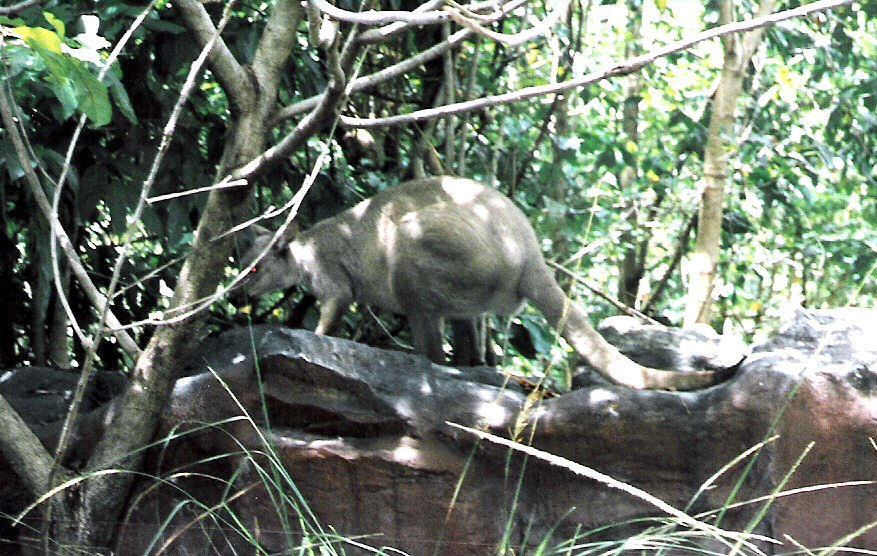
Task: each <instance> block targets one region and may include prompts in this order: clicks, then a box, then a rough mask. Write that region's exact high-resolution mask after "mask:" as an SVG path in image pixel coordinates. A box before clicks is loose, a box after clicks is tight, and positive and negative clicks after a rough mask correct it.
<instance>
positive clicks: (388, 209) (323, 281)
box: [241, 177, 724, 390]
mask: <svg viewBox="0 0 877 556" xmlns="http://www.w3.org/2000/svg"><path fill="white" fill-rule="evenodd" d="M272 235H273V232H270V231H268V230H265V229H258V230H257V237H256V240H255V243H254V245H253V247H252V248H251V249H250V250H249V252H248V253H247V254H246V256H245V257H244V261H243V262H244V263H245V265H247V266H249V264H250V263H251V262H252V261H254V260H255V259H256V257H257V256H258V255H259V254H260V253H262V252H263V251H265V249H266V246H267V245H268V243H269V241H270V239H271V237H272ZM294 284H302V285H304V286H306V287H307V288H308V289H309V290H310V291H311V292H312V293H313V294H314V295H315V296H316V297H317V299H318V300H319V301H320V319H319V324H318V325H317V329H316V333H317V334H328V333H329V332H330V331H331V330H332V328H333V326H334V325H335V323H336V322H337V320H338V318H339V317H340V316H341V313H342V311H346V310H347V308H348V307H349V305H350V304H351V303H352V302H354V301H356V302H359V303H364V304H368V305H372V306H375V307H379V308H382V309H386V310H389V311H393V312H396V313H402V314H405V315H406V316H407V317H408V322H409V325H410V327H411V335H412V339H413V343H414V348H415V350H416V351H418V352H419V353H423V354H425V355H426V356H428V357H429V358H430V359H431V360H432V361H434V362H437V363H443V362H444V360H445V354H444V351H443V349H442V339H443V337H442V331H443V319H445V318H450V319H455V320H457V321H459V322H461V323H474V319H475V318H477V317H479V316H480V315H481V314H482V313H489V312H492V313H497V314H500V315H511V314H513V313H515V312H516V311H517V310H518V309H519V308H520V307H521V305H522V304H523V303H524V301H527V300H529V301H530V303H532V304H533V305H534V306H535V307H536V308H537V309H539V311H541V312H542V314H543V315H545V317H546V318H547V319H548V322H549V323H550V324H551V325H552V326H555V327H559V330H560V333H561V334H562V335H563V337H564V338H566V340H567V341H568V342H569V343H570V345H572V347H573V348H574V349H575V350H576V351H577V352H578V353H579V354H580V355H581V356H582V357H584V358H585V359H586V360H587V361H588V362H589V363H590V364H591V365H592V366H593V367H594V368H596V369H597V370H598V371H599V372H600V373H601V374H602V375H603V376H604V377H606V378H607V379H608V380H609V381H611V382H613V383H615V384H619V385H623V386H627V387H630V388H637V389H643V388H649V389H669V390H692V389H697V388H703V387H706V386H709V385H712V384H715V383H716V382H719V381H720V380H722V379H723V378H724V377H723V376H722V375H721V374H719V373H716V372H712V371H698V372H695V373H676V372H672V371H662V370H657V369H650V368H648V367H644V366H642V365H639V364H638V363H635V362H633V361H632V360H630V359H628V358H627V357H625V356H624V355H623V354H622V353H621V352H620V351H618V350H617V349H616V348H615V347H613V346H612V345H611V344H609V342H607V341H606V340H605V339H604V338H603V337H602V336H601V335H600V334H599V333H598V332H597V331H596V330H595V329H594V328H593V327H592V326H591V324H590V323H589V322H588V317H587V315H586V314H585V312H584V311H582V310H581V309H580V308H579V307H577V306H576V305H575V304H573V303H572V302H570V300H569V299H568V298H567V297H566V294H565V293H564V292H563V290H562V289H561V287H560V286H559V285H558V284H557V282H556V281H555V280H554V276H553V274H552V272H551V270H550V269H549V268H548V266H547V265H546V263H545V260H544V259H543V257H542V251H541V249H540V247H539V241H538V240H537V238H536V234H535V232H534V231H533V228H532V227H531V226H530V223H529V222H528V221H527V218H526V217H525V216H524V214H523V213H522V212H521V211H520V210H519V209H518V208H517V207H516V206H515V205H514V204H513V203H512V201H511V200H510V199H508V198H507V197H505V196H504V195H502V194H501V193H499V192H498V191H495V190H493V189H491V188H489V187H486V186H484V185H482V184H480V183H478V182H475V181H472V180H468V179H461V178H454V177H434V178H426V179H419V180H413V181H408V182H405V183H402V184H400V185H398V186H396V187H393V188H390V189H387V190H385V191H382V192H380V193H378V194H377V195H375V196H374V197H371V198H370V199H366V200H365V201H362V202H360V203H359V204H357V205H356V206H354V207H353V208H350V209H348V210H346V211H344V212H342V213H341V214H339V215H337V216H334V217H332V218H328V219H326V220H323V221H321V222H319V223H317V224H316V225H314V226H313V227H312V228H311V229H309V230H308V231H306V232H303V233H299V234H297V235H293V234H288V235H287V236H286V237H284V238H281V240H280V241H278V242H277V243H276V244H275V245H274V246H273V248H272V249H270V250H269V251H268V252H267V253H265V256H264V258H263V259H262V260H261V261H260V262H259V263H258V265H257V266H256V267H255V268H254V269H253V272H251V273H250V274H249V275H248V276H247V277H246V278H245V279H244V281H243V282H242V284H241V288H242V290H243V292H244V293H245V294H246V295H247V296H248V297H251V298H255V297H259V296H262V295H264V294H266V293H269V292H271V291H274V290H277V289H282V288H287V287H289V286H292V285H294Z"/></svg>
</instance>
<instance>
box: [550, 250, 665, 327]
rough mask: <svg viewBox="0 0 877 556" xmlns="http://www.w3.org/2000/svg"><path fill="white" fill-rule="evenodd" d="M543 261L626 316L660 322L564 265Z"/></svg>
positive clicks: (652, 322)
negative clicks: (605, 291) (604, 291)
mask: <svg viewBox="0 0 877 556" xmlns="http://www.w3.org/2000/svg"><path fill="white" fill-rule="evenodd" d="M545 262H547V263H548V266H551V267H554V268H556V269H557V270H559V271H561V272H563V273H564V274H566V275H567V276H569V277H570V278H572V279H573V280H575V281H576V282H578V283H579V284H581V285H583V286H585V287H586V288H588V289H589V290H591V292H592V293H594V295H596V296H597V297H600V298H601V299H603V300H605V301H608V302H609V303H610V304H611V305H612V306H613V307H615V308H616V309H618V310H619V311H621V312H622V313H624V314H626V315H628V316H631V317H636V318H639V319H642V320H644V321H646V322H648V323H649V324H661V323H660V322H658V321H656V320H655V319H653V318H652V317H650V316H648V315H646V314H645V313H641V312H639V311H637V310H636V309H633V308H631V307H628V306H627V305H625V304H624V303H622V302H620V301H618V300H617V299H615V298H614V297H611V296H609V295H607V294H605V293H603V291H602V290H600V289H599V288H597V287H596V286H594V285H593V284H591V283H590V282H588V281H587V280H585V279H584V278H582V277H581V276H579V275H578V274H576V273H575V272H573V271H571V270H569V269H568V268H566V267H565V266H563V265H561V264H558V263H556V262H554V261H545Z"/></svg>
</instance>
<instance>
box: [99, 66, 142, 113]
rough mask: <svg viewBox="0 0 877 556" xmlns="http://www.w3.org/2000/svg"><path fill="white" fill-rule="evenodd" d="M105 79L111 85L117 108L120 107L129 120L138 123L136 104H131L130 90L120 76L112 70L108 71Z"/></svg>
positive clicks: (111, 92)
mask: <svg viewBox="0 0 877 556" xmlns="http://www.w3.org/2000/svg"><path fill="white" fill-rule="evenodd" d="M104 79H105V81H107V83H108V85H109V88H110V94H111V95H112V97H113V102H114V103H115V104H116V108H118V109H119V111H120V112H121V113H122V115H123V116H125V118H126V119H127V120H128V121H129V122H131V123H132V124H136V123H137V114H135V113H134V106H132V105H131V99H130V98H129V97H128V92H127V91H126V90H125V87H124V85H122V82H121V81H119V77H118V76H117V75H116V73H115V72H112V71H111V72H108V73H107V75H106V77H105V78H104Z"/></svg>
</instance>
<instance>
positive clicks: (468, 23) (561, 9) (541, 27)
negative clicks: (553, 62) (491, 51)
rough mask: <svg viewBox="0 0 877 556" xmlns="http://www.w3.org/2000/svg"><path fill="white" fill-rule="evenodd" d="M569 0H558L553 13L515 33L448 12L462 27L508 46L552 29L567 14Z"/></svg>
mask: <svg viewBox="0 0 877 556" xmlns="http://www.w3.org/2000/svg"><path fill="white" fill-rule="evenodd" d="M569 1H570V0H563V1H561V2H557V7H555V8H554V9H553V10H552V11H551V13H549V14H548V15H547V16H546V17H545V19H543V20H542V21H540V22H539V23H537V24H536V25H534V26H533V27H531V28H529V29H527V30H525V31H521V32H520V33H515V34H513V35H507V34H505V33H497V32H496V31H492V30H490V29H488V28H486V27H484V26H483V25H481V24H480V23H478V22H477V21H475V20H474V19H470V18H468V17H465V16H463V14H461V13H460V12H455V11H451V10H449V11H448V13H449V14H450V16H451V19H452V20H454V22H455V23H457V24H458V25H460V26H462V27H465V28H467V29H470V30H472V31H475V32H476V33H478V34H479V35H482V36H484V37H487V38H488V39H491V40H493V41H496V42H498V43H500V44H504V45H506V46H517V45H519V44H522V43H525V42H527V41H531V40H533V39H535V38H537V37H541V36H542V35H544V34H545V33H547V32H548V31H549V30H551V28H552V27H553V26H554V25H555V24H556V23H557V22H558V21H560V19H561V18H562V17H563V16H564V14H566V10H567V8H568V7H569Z"/></svg>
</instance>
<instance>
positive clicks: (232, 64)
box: [174, 1, 286, 110]
mask: <svg viewBox="0 0 877 556" xmlns="http://www.w3.org/2000/svg"><path fill="white" fill-rule="evenodd" d="M283 4H286V2H280V3H278V6H280V5H283ZM174 6H175V7H176V8H177V10H179V12H180V15H181V16H182V18H183V22H184V23H185V24H186V26H187V27H188V28H189V30H190V31H191V32H192V34H193V35H194V39H195V41H196V42H197V43H198V45H199V46H200V47H201V48H203V47H204V45H206V44H207V43H208V41H210V38H211V37H212V36H213V34H214V33H215V32H216V27H215V26H214V25H213V21H212V20H211V19H210V15H209V14H208V13H207V10H205V9H204V6H203V5H201V3H200V2H191V1H183V2H174ZM275 9H276V8H275ZM207 61H208V62H209V63H210V70H211V71H212V72H213V74H214V75H215V76H216V80H217V81H219V83H220V84H221V85H222V88H223V90H224V91H225V93H226V94H227V95H228V99H229V102H230V104H231V105H233V106H234V107H235V108H236V109H238V110H241V108H242V107H249V106H251V105H252V102H253V100H254V91H253V89H252V86H251V83H250V80H249V78H248V77H247V72H246V70H245V69H244V67H243V66H241V65H240V64H239V63H238V61H237V60H236V59H235V57H234V55H233V54H232V53H231V50H229V49H228V46H227V45H226V44H225V41H223V40H222V39H219V40H217V41H216V43H215V44H214V46H213V49H212V50H211V51H210V56H209V57H208V58H207Z"/></svg>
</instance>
